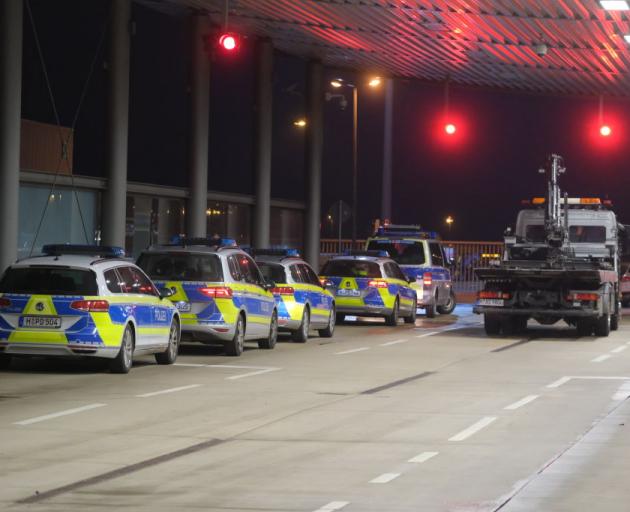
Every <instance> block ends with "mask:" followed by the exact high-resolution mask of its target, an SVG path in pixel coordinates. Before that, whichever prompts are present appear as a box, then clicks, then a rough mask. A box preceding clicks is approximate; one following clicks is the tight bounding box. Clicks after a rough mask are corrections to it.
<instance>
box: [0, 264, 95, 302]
mask: <svg viewBox="0 0 630 512" xmlns="http://www.w3.org/2000/svg"><path fill="white" fill-rule="evenodd" d="M0 292H1V293H25V294H33V293H35V294H41V295H88V296H93V295H98V286H97V285H96V275H95V274H94V272H93V271H91V270H84V269H78V268H68V267H58V266H54V267H46V266H31V267H10V268H8V269H7V271H6V272H5V273H4V275H3V276H2V280H0Z"/></svg>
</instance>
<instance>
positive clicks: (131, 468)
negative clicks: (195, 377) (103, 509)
mask: <svg viewBox="0 0 630 512" xmlns="http://www.w3.org/2000/svg"><path fill="white" fill-rule="evenodd" d="M225 442H226V441H224V440H222V439H208V440H207V441H203V442H201V443H197V444H194V445H192V446H188V447H186V448H182V449H180V450H175V451H173V452H169V453H165V454H163V455H158V456H157V457H152V458H150V459H146V460H143V461H140V462H136V463H135V464H130V465H128V466H123V467H121V468H118V469H114V470H112V471H108V472H106V473H101V474H100V475H95V476H92V477H89V478H85V479H83V480H79V481H78V482H74V483H71V484H68V485H63V486H61V487H55V488H54V489H50V490H48V491H44V492H37V491H36V494H33V495H31V496H29V497H27V498H23V499H21V500H18V501H16V503H17V504H20V505H22V504H29V503H38V502H40V501H44V500H47V499H50V498H54V497H56V496H59V495H61V494H66V493H69V492H73V491H76V490H77V489H81V488H82V487H87V486H89V485H95V484H100V483H102V482H107V481H108V480H113V479H114V478H119V477H121V476H124V475H128V474H130V473H135V472H137V471H140V470H142V469H145V468H148V467H151V466H157V465H158V464H163V463H165V462H169V461H171V460H174V459H178V458H179V457H184V456H186V455H190V454H191V453H195V452H199V451H202V450H205V449H207V448H211V447H213V446H216V445H219V444H223V443H225ZM333 510H334V509H333Z"/></svg>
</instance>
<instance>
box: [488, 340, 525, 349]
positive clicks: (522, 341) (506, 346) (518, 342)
mask: <svg viewBox="0 0 630 512" xmlns="http://www.w3.org/2000/svg"><path fill="white" fill-rule="evenodd" d="M532 340H533V338H524V339H522V340H519V341H516V342H514V343H510V344H509V345H503V346H502V347H498V348H495V349H493V350H491V351H490V352H503V351H504V350H509V349H511V348H514V347H518V346H520V345H524V344H525V343H529V342H530V341H532Z"/></svg>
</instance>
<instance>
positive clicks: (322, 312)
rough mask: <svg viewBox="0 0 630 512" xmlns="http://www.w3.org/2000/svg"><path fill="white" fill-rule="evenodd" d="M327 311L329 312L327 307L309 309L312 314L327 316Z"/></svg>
mask: <svg viewBox="0 0 630 512" xmlns="http://www.w3.org/2000/svg"><path fill="white" fill-rule="evenodd" d="M329 313H330V310H329V309H320V308H313V309H312V310H311V314H313V315H320V316H325V317H328V314H329Z"/></svg>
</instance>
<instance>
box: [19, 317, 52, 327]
mask: <svg viewBox="0 0 630 512" xmlns="http://www.w3.org/2000/svg"><path fill="white" fill-rule="evenodd" d="M22 327H36V328H38V329H59V328H60V327H61V318H60V317H58V316H24V317H22Z"/></svg>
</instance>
